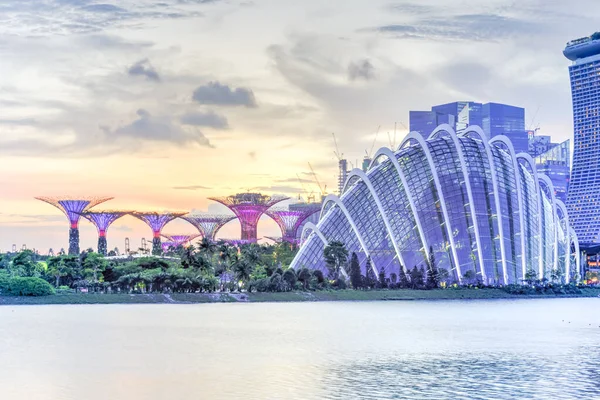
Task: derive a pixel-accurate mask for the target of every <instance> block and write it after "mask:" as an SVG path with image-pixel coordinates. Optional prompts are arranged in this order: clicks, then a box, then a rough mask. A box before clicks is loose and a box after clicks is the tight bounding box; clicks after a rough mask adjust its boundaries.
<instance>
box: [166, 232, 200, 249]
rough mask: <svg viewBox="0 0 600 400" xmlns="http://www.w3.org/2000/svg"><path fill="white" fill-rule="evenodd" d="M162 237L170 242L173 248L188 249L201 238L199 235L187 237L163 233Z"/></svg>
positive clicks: (194, 234) (193, 234) (187, 235)
mask: <svg viewBox="0 0 600 400" xmlns="http://www.w3.org/2000/svg"><path fill="white" fill-rule="evenodd" d="M162 236H163V237H164V238H166V239H168V240H169V242H170V243H172V244H173V247H176V248H177V247H179V246H183V247H186V246H188V245H189V244H190V242H191V241H192V240H194V239H196V238H197V237H198V236H200V234H199V233H190V234H186V235H169V234H166V233H163V234H162Z"/></svg>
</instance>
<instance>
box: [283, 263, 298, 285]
mask: <svg viewBox="0 0 600 400" xmlns="http://www.w3.org/2000/svg"><path fill="white" fill-rule="evenodd" d="M281 278H282V279H283V281H284V282H285V283H286V284H287V285H288V288H289V290H294V286H296V282H297V281H298V277H297V276H296V271H294V269H293V268H288V269H286V270H285V271H284V272H283V275H282V276H281Z"/></svg>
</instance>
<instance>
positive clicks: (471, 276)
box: [463, 269, 477, 283]
mask: <svg viewBox="0 0 600 400" xmlns="http://www.w3.org/2000/svg"><path fill="white" fill-rule="evenodd" d="M476 277H477V275H476V274H475V271H473V270H472V269H470V270H468V271H465V273H464V274H463V279H464V280H465V282H467V283H473V281H474V280H475V278H476Z"/></svg>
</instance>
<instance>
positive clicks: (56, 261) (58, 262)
mask: <svg viewBox="0 0 600 400" xmlns="http://www.w3.org/2000/svg"><path fill="white" fill-rule="evenodd" d="M70 272H71V268H69V266H68V265H67V264H66V263H65V260H64V257H62V256H59V257H50V258H49V259H48V270H47V273H48V275H49V276H50V277H52V278H54V279H55V284H54V286H55V287H57V288H58V287H59V286H60V279H61V278H64V277H65V276H67V275H69V273H70Z"/></svg>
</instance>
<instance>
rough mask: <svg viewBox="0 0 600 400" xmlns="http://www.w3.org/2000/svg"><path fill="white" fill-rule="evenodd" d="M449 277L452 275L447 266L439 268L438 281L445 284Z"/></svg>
mask: <svg viewBox="0 0 600 400" xmlns="http://www.w3.org/2000/svg"><path fill="white" fill-rule="evenodd" d="M449 277H450V273H449V272H448V270H447V269H446V268H439V269H438V282H443V283H444V284H445V283H446V282H447V281H448V278H449Z"/></svg>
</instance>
